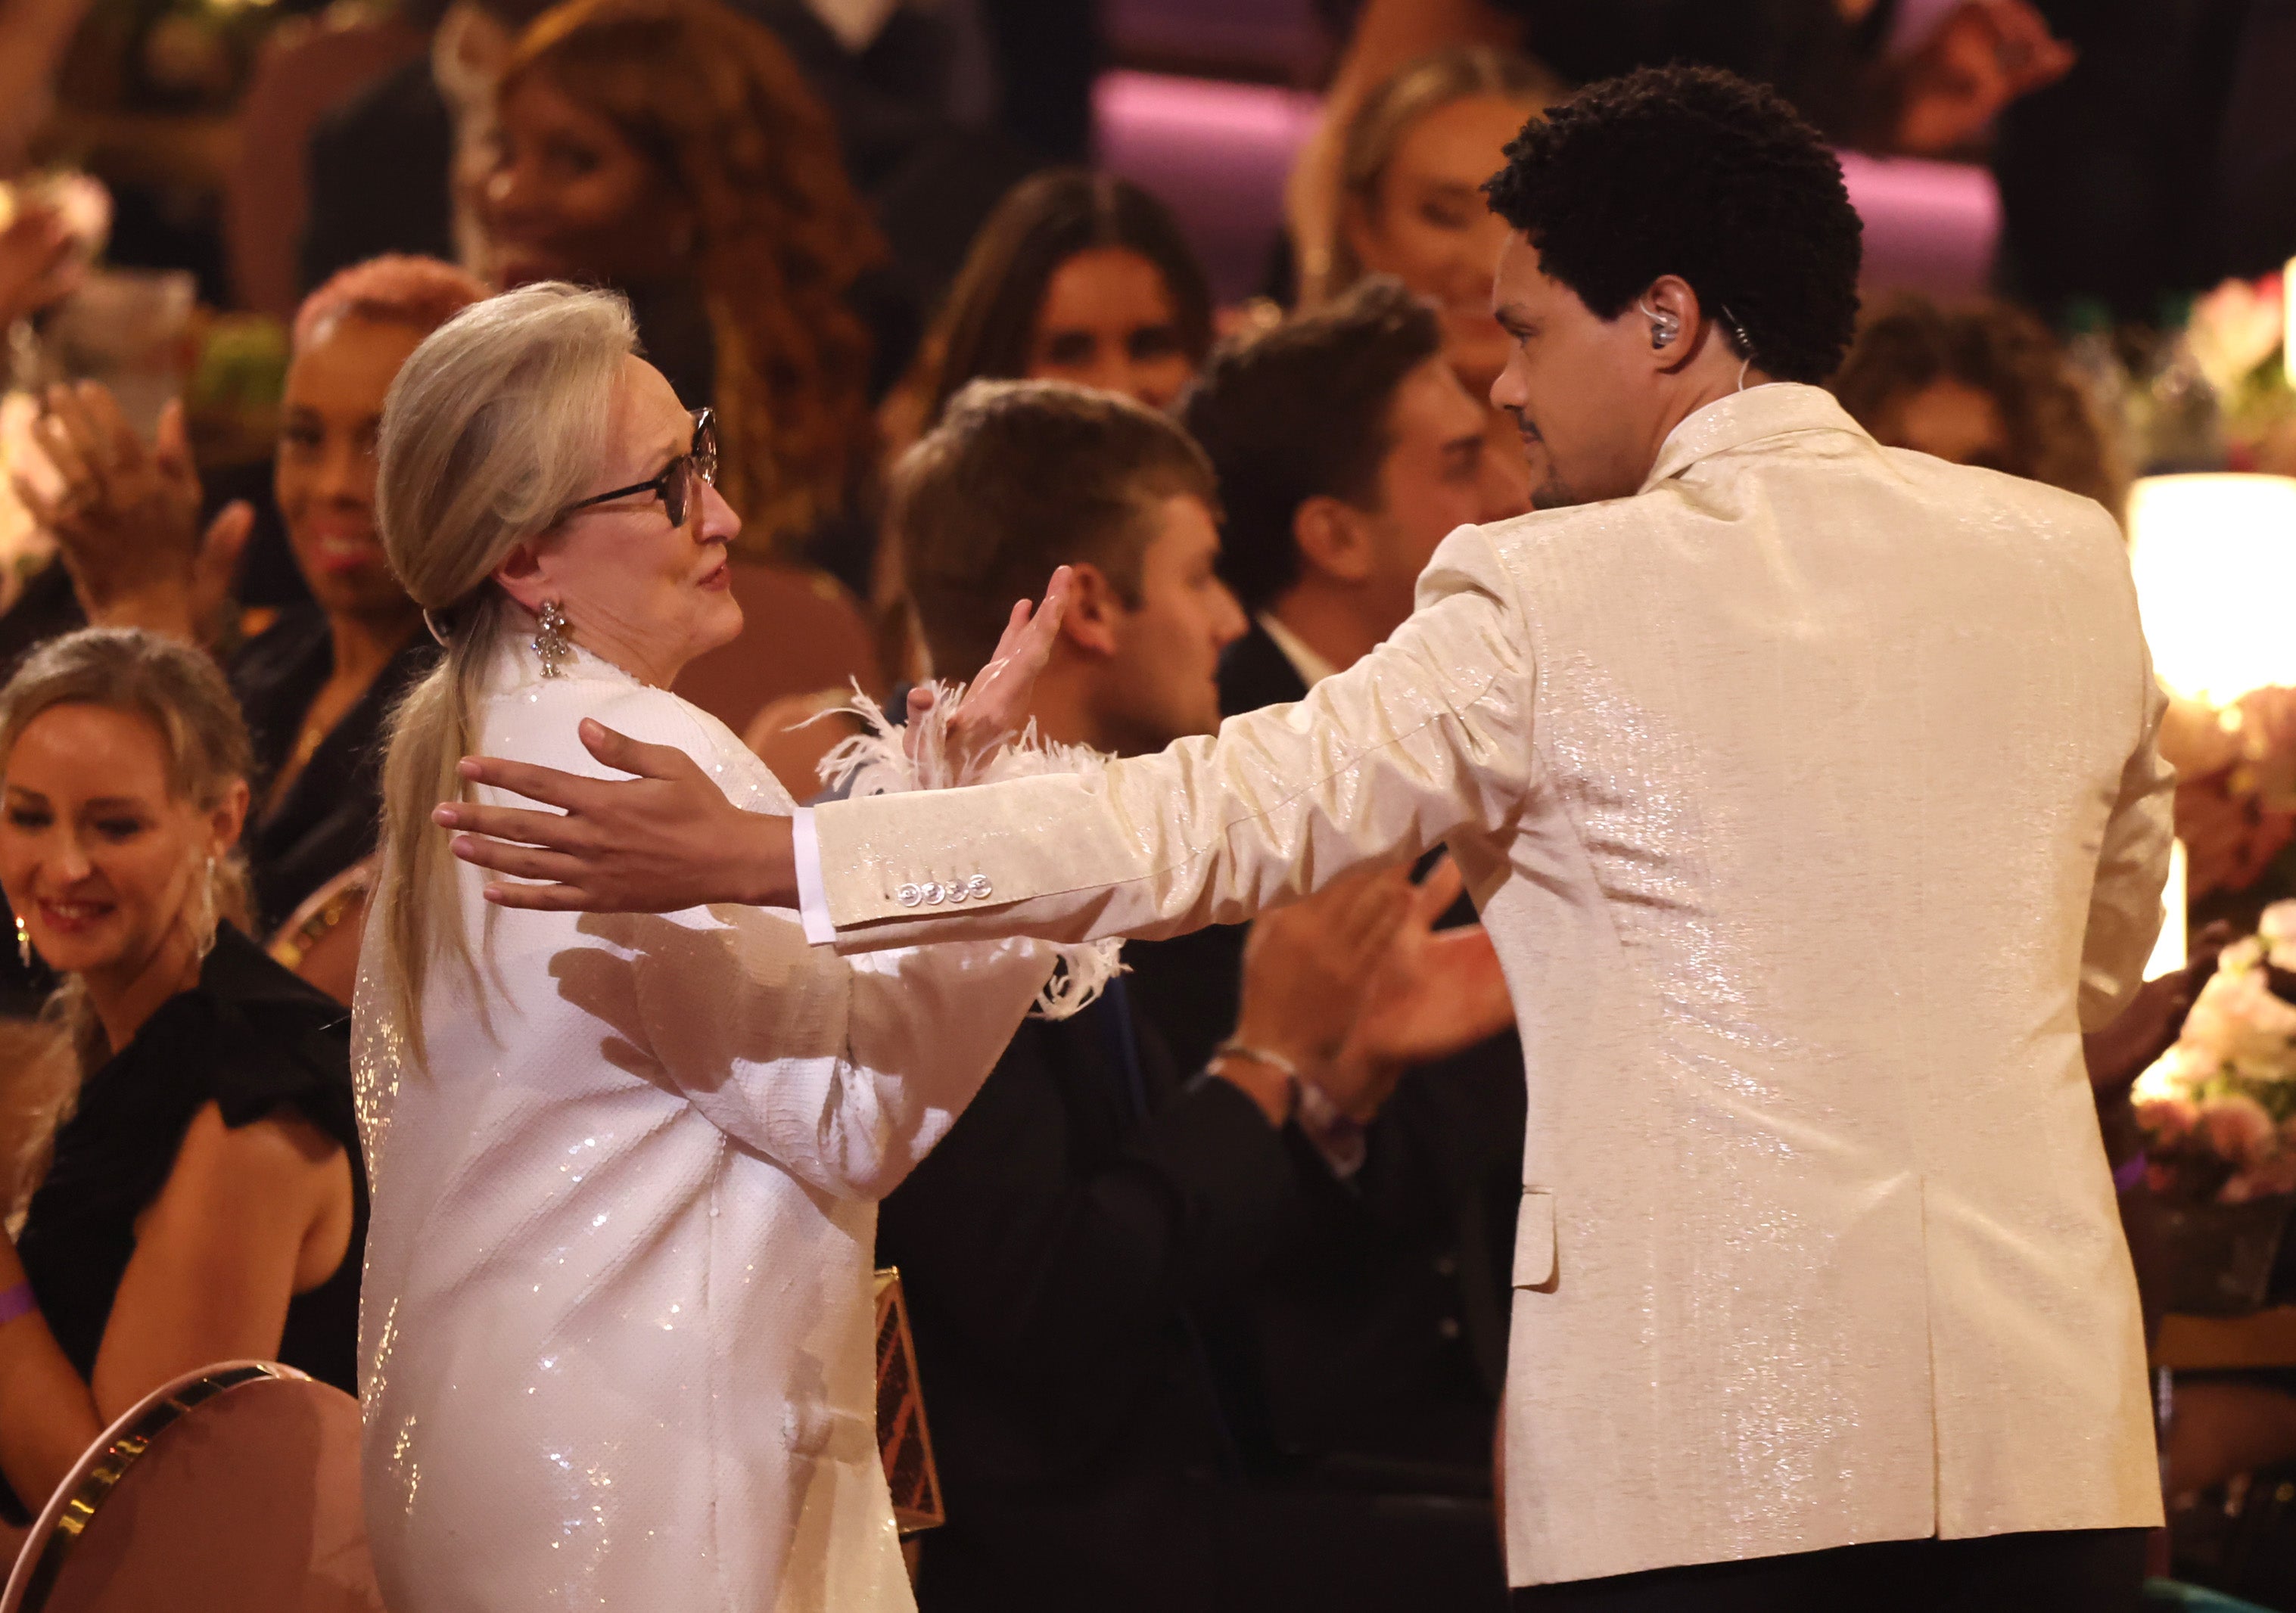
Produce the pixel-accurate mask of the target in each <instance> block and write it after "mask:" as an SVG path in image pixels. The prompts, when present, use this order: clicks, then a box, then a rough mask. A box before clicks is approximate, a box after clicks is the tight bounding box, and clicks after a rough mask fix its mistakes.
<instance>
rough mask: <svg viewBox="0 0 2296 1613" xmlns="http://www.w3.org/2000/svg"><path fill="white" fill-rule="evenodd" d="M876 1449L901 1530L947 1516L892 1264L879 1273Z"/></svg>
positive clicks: (912, 1344)
mask: <svg viewBox="0 0 2296 1613" xmlns="http://www.w3.org/2000/svg"><path fill="white" fill-rule="evenodd" d="M877 1455H878V1458H879V1459H880V1460H881V1461H882V1462H884V1464H885V1484H886V1486H887V1487H888V1488H889V1489H890V1490H891V1491H892V1493H893V1521H894V1522H895V1523H896V1524H898V1526H899V1527H900V1531H901V1533H902V1534H903V1535H914V1534H916V1533H917V1532H918V1531H919V1530H922V1529H931V1528H935V1527H939V1525H941V1524H944V1523H946V1522H947V1521H948V1516H947V1513H946V1512H945V1511H942V1509H941V1502H940V1473H939V1470H938V1469H936V1468H935V1467H934V1466H933V1453H932V1436H931V1434H929V1433H928V1432H926V1430H925V1402H924V1395H923V1392H922V1390H921V1389H920V1388H918V1387H917V1347H916V1343H915V1341H914V1339H911V1338H910V1337H909V1307H908V1305H907V1303H906V1301H905V1300H903V1298H901V1273H900V1272H899V1271H898V1270H897V1269H896V1268H894V1267H891V1266H888V1267H886V1268H885V1269H884V1270H883V1271H881V1272H879V1273H877Z"/></svg>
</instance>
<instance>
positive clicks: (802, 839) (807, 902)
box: [790, 806, 837, 946]
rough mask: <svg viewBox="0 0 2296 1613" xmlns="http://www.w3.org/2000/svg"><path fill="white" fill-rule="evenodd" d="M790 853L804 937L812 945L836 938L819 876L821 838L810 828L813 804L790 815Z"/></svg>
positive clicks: (802, 807) (829, 941) (826, 943)
mask: <svg viewBox="0 0 2296 1613" xmlns="http://www.w3.org/2000/svg"><path fill="white" fill-rule="evenodd" d="M790 856H791V859H792V860H793V861H795V863H796V864H797V911H798V916H799V918H800V919H802V920H803V921H805V938H806V939H807V940H808V941H810V942H812V943H813V945H815V946H828V945H829V944H830V943H831V942H832V941H834V940H835V939H837V926H836V925H834V924H832V923H831V922H830V921H829V897H827V896H826V895H825V894H824V888H823V885H822V879H821V841H820V840H819V839H816V837H815V835H814V832H813V808H812V807H810V806H800V807H799V808H798V809H797V811H796V812H795V813H793V814H791V817H790Z"/></svg>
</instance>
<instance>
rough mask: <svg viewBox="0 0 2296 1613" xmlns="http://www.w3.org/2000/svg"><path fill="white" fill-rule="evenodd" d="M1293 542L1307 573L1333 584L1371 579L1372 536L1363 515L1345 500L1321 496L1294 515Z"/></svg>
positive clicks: (1301, 504)
mask: <svg viewBox="0 0 2296 1613" xmlns="http://www.w3.org/2000/svg"><path fill="white" fill-rule="evenodd" d="M1292 542H1293V543H1295V544H1298V545H1299V546H1300V564H1301V565H1302V567H1304V568H1305V569H1307V570H1309V571H1314V572H1317V573H1319V574H1321V575H1322V576H1323V577H1326V578H1328V579H1329V580H1331V581H1333V582H1338V583H1359V582H1362V581H1363V580H1364V579H1365V577H1369V576H1370V575H1371V571H1372V561H1373V560H1374V556H1373V553H1372V542H1371V533H1370V530H1369V529H1368V526H1367V524H1366V522H1365V520H1364V513H1363V512H1362V511H1360V510H1358V509H1357V508H1356V507H1355V506H1354V505H1353V504H1349V503H1348V502H1347V500H1345V499H1343V498H1333V496H1331V495H1329V494H1327V493H1318V494H1316V495H1315V496H1314V497H1313V498H1309V499H1305V500H1303V501H1301V503H1300V507H1299V508H1298V509H1297V510H1294V511H1293V512H1292Z"/></svg>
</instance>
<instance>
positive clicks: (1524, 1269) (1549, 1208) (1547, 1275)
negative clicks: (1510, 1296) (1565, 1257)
mask: <svg viewBox="0 0 2296 1613" xmlns="http://www.w3.org/2000/svg"><path fill="white" fill-rule="evenodd" d="M1553 1281H1554V1194H1553V1193H1551V1192H1549V1191H1546V1189H1545V1188H1543V1187H1527V1188H1525V1189H1523V1190H1522V1208H1521V1210H1520V1211H1519V1212H1517V1214H1516V1216H1515V1223H1514V1286H1515V1287H1517V1288H1545V1287H1546V1285H1547V1284H1548V1283H1550V1282H1553Z"/></svg>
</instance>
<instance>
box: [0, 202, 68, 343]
mask: <svg viewBox="0 0 2296 1613" xmlns="http://www.w3.org/2000/svg"><path fill="white" fill-rule="evenodd" d="M77 247H78V242H77V241H76V240H75V238H74V237H73V235H72V232H71V226H70V224H69V223H68V222H67V221H66V220H65V218H64V216H63V213H62V212H61V209H56V208H53V207H28V208H25V209H22V210H21V211H20V212H19V213H18V214H17V215H16V217H14V218H12V219H11V220H10V221H9V224H8V227H7V228H6V229H4V230H0V330H5V329H6V328H7V327H8V326H10V325H12V324H13V323H16V321H18V320H20V319H22V318H25V317H27V316H28V315H33V314H37V313H38V312H39V311H40V310H41V309H42V308H45V307H47V306H48V305H49V304H50V303H52V302H55V301H57V300H59V299H61V298H63V297H64V296H66V295H67V294H69V293H70V291H71V289H72V288H73V287H74V286H75V285H77V284H78V283H79V277H80V274H81V271H82V270H83V269H84V268H85V267H86V264H85V260H84V259H83V258H82V257H81V255H80V254H79V252H78V251H77V250H75V249H76V248H77Z"/></svg>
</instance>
